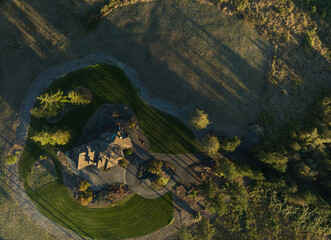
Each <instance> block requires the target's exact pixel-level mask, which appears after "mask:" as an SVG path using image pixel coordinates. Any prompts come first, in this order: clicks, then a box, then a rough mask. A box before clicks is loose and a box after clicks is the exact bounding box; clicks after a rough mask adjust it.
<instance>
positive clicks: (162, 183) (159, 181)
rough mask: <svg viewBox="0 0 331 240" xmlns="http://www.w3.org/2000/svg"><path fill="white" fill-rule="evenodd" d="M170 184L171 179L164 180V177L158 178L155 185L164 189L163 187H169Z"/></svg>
mask: <svg viewBox="0 0 331 240" xmlns="http://www.w3.org/2000/svg"><path fill="white" fill-rule="evenodd" d="M168 182H169V179H167V178H163V177H158V178H156V180H155V184H156V185H158V186H159V187H163V186H165V185H167V183H168Z"/></svg>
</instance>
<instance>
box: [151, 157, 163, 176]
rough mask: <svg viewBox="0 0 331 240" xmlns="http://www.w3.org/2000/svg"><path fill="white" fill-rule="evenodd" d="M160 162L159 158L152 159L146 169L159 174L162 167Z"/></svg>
mask: <svg viewBox="0 0 331 240" xmlns="http://www.w3.org/2000/svg"><path fill="white" fill-rule="evenodd" d="M162 165H163V164H162V162H161V161H160V160H156V159H154V160H153V161H152V162H151V163H150V164H149V167H148V169H147V171H148V172H149V173H151V174H159V173H160V171H161V168H162Z"/></svg>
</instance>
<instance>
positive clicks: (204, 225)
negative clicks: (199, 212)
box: [195, 218, 216, 240]
mask: <svg viewBox="0 0 331 240" xmlns="http://www.w3.org/2000/svg"><path fill="white" fill-rule="evenodd" d="M215 234H216V229H215V227H214V226H213V224H211V223H210V221H209V218H202V220H201V221H200V223H199V225H198V227H197V229H196V232H195V235H196V239H198V240H200V239H201V240H211V239H212V238H213V237H214V235H215Z"/></svg>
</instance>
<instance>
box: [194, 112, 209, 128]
mask: <svg viewBox="0 0 331 240" xmlns="http://www.w3.org/2000/svg"><path fill="white" fill-rule="evenodd" d="M190 123H191V125H192V126H193V127H195V128H196V129H198V130H201V129H204V128H206V127H207V126H208V125H209V124H210V121H209V119H208V115H207V114H206V113H204V112H203V111H202V110H199V109H197V110H196V111H195V112H194V113H193V114H192V116H191V118H190Z"/></svg>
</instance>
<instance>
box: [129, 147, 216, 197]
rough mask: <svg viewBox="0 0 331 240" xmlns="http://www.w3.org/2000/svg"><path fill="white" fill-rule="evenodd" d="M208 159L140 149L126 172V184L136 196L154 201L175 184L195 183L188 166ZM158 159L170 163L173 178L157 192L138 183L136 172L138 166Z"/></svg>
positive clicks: (201, 156)
mask: <svg viewBox="0 0 331 240" xmlns="http://www.w3.org/2000/svg"><path fill="white" fill-rule="evenodd" d="M208 158H210V157H208V156H206V155H202V154H166V153H148V152H146V151H144V150H142V149H138V150H137V156H136V158H135V160H134V162H132V163H131V164H130V165H129V166H128V167H127V171H126V177H125V179H126V184H127V185H129V187H130V188H131V189H132V190H133V191H134V192H135V193H137V194H138V195H140V196H142V197H144V198H147V199H155V198H158V197H161V196H162V195H164V194H166V193H167V192H169V191H170V190H171V189H172V187H173V186H174V185H175V184H176V183H177V182H180V183H183V184H185V185H187V186H190V185H191V184H193V183H194V182H195V180H196V179H195V177H194V175H192V174H191V173H190V171H189V170H188V169H189V166H191V165H194V164H197V163H199V162H200V161H201V160H205V159H208ZM152 159H158V160H163V161H166V162H169V163H172V164H173V165H174V167H175V174H174V177H173V178H172V179H171V180H170V181H169V182H168V184H167V185H166V186H164V187H163V188H161V189H159V190H154V189H152V188H151V187H149V186H148V185H146V184H145V185H144V184H143V183H139V180H138V178H137V171H138V168H139V166H140V165H141V164H142V163H143V162H145V161H148V160H152Z"/></svg>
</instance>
